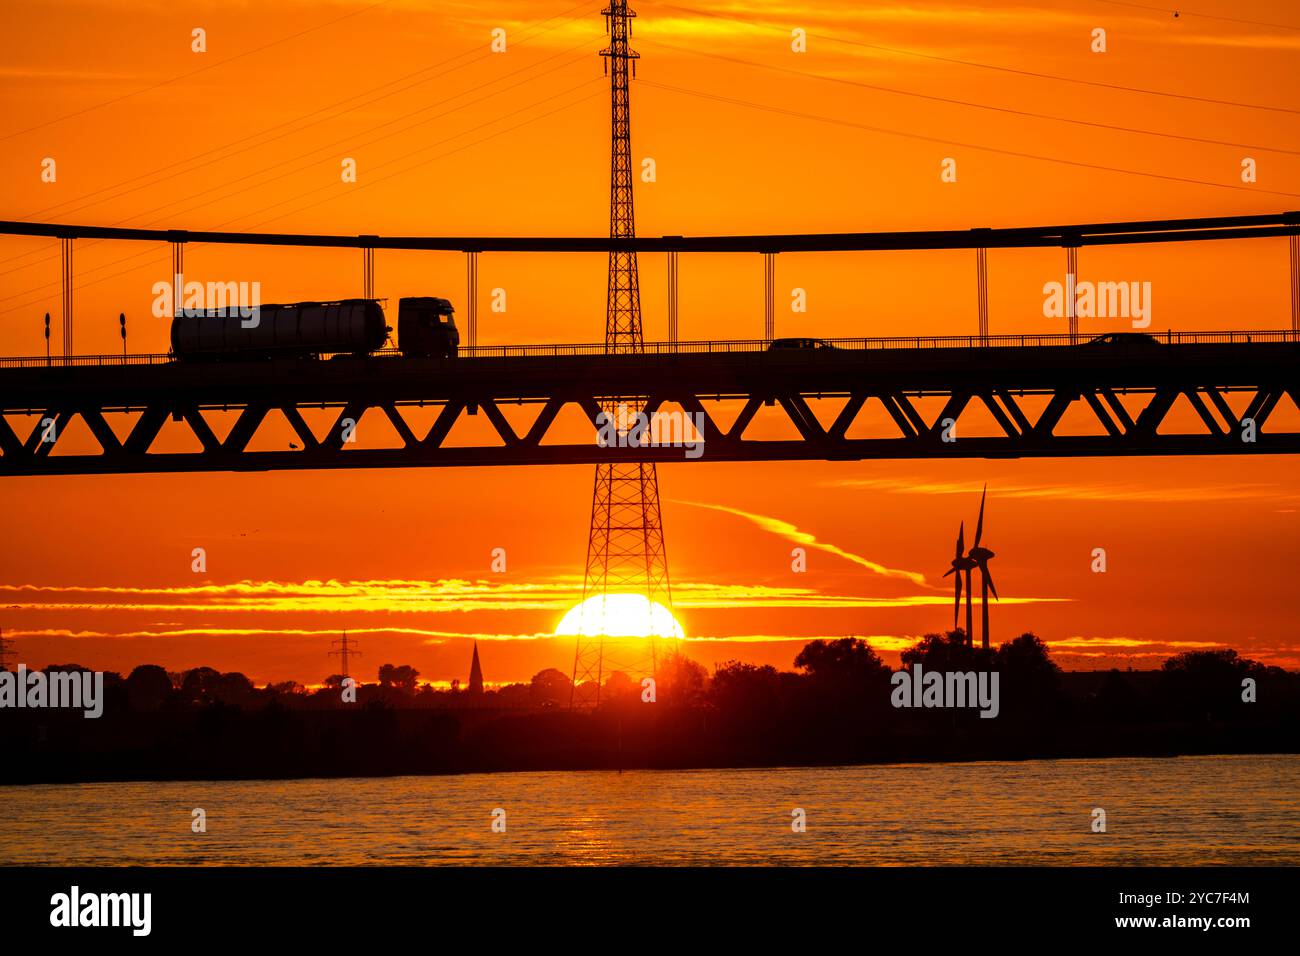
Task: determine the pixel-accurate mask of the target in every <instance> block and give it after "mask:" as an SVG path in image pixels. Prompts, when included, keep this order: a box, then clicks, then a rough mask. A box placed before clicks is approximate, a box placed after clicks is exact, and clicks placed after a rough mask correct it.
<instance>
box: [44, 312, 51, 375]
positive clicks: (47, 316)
mask: <svg viewBox="0 0 1300 956" xmlns="http://www.w3.org/2000/svg"><path fill="white" fill-rule="evenodd" d="M45 364H46V365H49V364H50V313H48V312H46V313H45Z"/></svg>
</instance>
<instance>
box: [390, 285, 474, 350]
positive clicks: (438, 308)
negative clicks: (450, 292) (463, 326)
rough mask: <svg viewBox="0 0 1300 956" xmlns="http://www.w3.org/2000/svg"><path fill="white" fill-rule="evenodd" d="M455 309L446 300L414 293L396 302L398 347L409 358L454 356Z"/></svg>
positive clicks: (456, 334)
mask: <svg viewBox="0 0 1300 956" xmlns="http://www.w3.org/2000/svg"><path fill="white" fill-rule="evenodd" d="M455 311H456V310H455V309H454V308H452V305H451V303H450V302H449V301H448V300H446V299H438V298H434V297H433V296H412V297H409V298H405V299H401V300H399V302H398V305H397V346H398V348H399V349H401V351H402V354H403V355H404V356H406V357H407V358H455V357H456V350H457V349H458V348H459V346H460V331H459V330H458V329H457V328H456V317H455V314H454V313H455Z"/></svg>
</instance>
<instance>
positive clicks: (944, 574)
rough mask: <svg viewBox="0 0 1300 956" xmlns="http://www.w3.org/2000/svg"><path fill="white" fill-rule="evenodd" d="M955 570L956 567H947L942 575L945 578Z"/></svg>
mask: <svg viewBox="0 0 1300 956" xmlns="http://www.w3.org/2000/svg"><path fill="white" fill-rule="evenodd" d="M956 572H957V569H956V568H949V569H948V570H947V571H945V572H943V576H944V577H945V578H946V577H947V576H948V575H950V574H955V573H956Z"/></svg>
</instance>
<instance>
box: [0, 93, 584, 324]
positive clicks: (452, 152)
mask: <svg viewBox="0 0 1300 956" xmlns="http://www.w3.org/2000/svg"><path fill="white" fill-rule="evenodd" d="M591 82H594V80H591V81H586V83H583V84H579V87H581V86H585V85H588V84H589V83H591ZM579 87H574V89H577V88H579ZM564 92H565V93H568V92H571V90H566V91H564ZM603 93H604V91H603V90H596V91H595V92H594V93H591V94H589V95H588V96H584V97H580V98H579V99H577V100H574V101H573V102H572V103H566V104H564V105H562V106H559V107H557V108H555V109H553V110H548V111H547V112H545V113H541V114H538V115H537V116H532V117H529V118H528V119H526V120H524V121H522V122H520V123H516V124H515V125H513V126H509V127H506V128H505V129H501V130H497V131H496V132H493V133H489V134H488V135H487V136H483V137H481V138H479V139H477V140H474V141H472V142H469V143H465V144H464V145H462V146H457V147H456V148H454V149H450V150H448V151H447V152H445V153H441V154H439V155H437V156H433V157H430V158H429V159H427V160H422V161H421V162H419V163H416V164H415V165H413V166H409V167H406V168H404V169H400V170H397V171H395V172H393V173H389V174H388V175H387V176H381V177H379V178H377V179H371V180H368V181H367V182H365V183H363V184H359V185H358V186H356V188H355V189H352V190H350V191H349V192H348V193H346V194H339V195H336V196H330V197H327V198H325V199H322V200H320V201H318V202H314V203H309V204H308V205H306V206H303V207H301V208H299V209H293V210H290V211H289V212H287V213H284V214H282V215H279V216H274V217H272V218H270V219H266V220H263V221H262V222H259V223H256V224H254V226H253V228H257V227H258V226H262V225H265V224H266V223H268V222H276V221H278V220H280V219H284V218H286V217H288V216H292V215H295V214H297V213H300V212H306V211H308V210H310V209H315V208H317V207H318V206H322V205H324V204H325V203H329V202H335V201H337V200H339V199H345V198H347V197H348V196H351V195H353V194H355V193H356V192H359V191H361V190H363V189H367V188H369V187H370V186H374V185H378V184H379V183H380V182H384V181H386V180H389V179H392V178H394V177H397V176H401V175H404V174H406V173H408V172H411V171H412V170H415V169H419V168H420V167H422V166H427V165H428V164H429V163H432V162H436V161H437V160H439V159H445V158H446V157H448V156H452V155H455V154H456V153H459V152H462V151H464V150H466V149H470V148H471V147H473V146H478V145H480V144H482V143H485V142H488V141H489V140H492V139H495V138H496V137H498V136H502V135H504V134H506V133H510V132H514V131H515V130H517V129H521V128H522V127H524V126H528V125H530V124H532V123H535V122H537V121H538V120H541V119H545V118H546V117H548V116H552V115H554V114H556V113H559V112H562V111H563V110H567V109H571V108H573V107H575V106H578V105H580V104H582V103H585V102H587V101H588V100H590V99H593V98H594V97H597V96H601V95H603ZM557 95H564V94H557ZM554 98H555V97H548V98H546V99H544V100H541V101H539V102H538V103H534V104H531V106H536V105H540V103H543V102H547V100H550V99H554ZM531 106H530V107H524V109H528V108H531ZM515 112H521V110H516V111H515ZM506 115H510V114H506ZM499 119H500V117H498V120H499ZM496 121H497V120H492V121H489V123H485V124H481V125H490V123H491V122H496ZM462 135H464V133H460V134H457V136H455V137H450V139H455V138H458V137H459V136H462ZM428 148H431V147H425V148H424V149H421V150H416V151H415V152H412V153H408V154H406V156H402V157H397V158H396V159H394V160H392V161H390V162H396V161H397V160H398V159H404V158H407V157H409V156H413V155H416V154H417V153H419V152H424V151H426V150H427V149H428ZM321 188H322V189H323V188H333V187H332V186H330V187H321ZM320 191H321V189H315V190H310V191H309V192H307V193H302V194H300V195H298V196H295V197H292V198H290V199H288V200H285V201H284V202H280V203H276V204H274V205H273V206H268V207H263V208H262V209H260V210H257V212H253V213H248V214H246V215H243V216H237V217H235V218H234V219H230V220H227V221H226V222H225V223H221V225H227V224H229V223H231V222H237V221H239V220H240V219H248V218H251V217H252V216H255V215H257V214H258V213H260V212H265V211H267V209H274V208H275V207H276V206H280V205H284V203H285V202H292V201H293V200H294V199H301V198H303V197H305V196H308V195H311V194H312V193H314V192H320ZM190 245H191V247H195V246H198V245H199V243H198V242H194V243H190ZM151 251H152V250H145V251H142V252H138V253H135V254H134V255H130V256H125V257H123V258H121V259H117V260H114V261H113V262H109V263H105V264H104V265H101V266H96V267H95V268H94V269H90V270H86V271H87V272H94V271H97V270H98V269H105V268H108V267H110V266H113V265H120V264H122V263H124V262H130V261H131V260H132V259H138V258H140V257H141V256H146V255H149V254H150V253H151ZM155 258H156V257H155ZM157 261H161V260H157ZM152 265H154V262H152V261H151V262H146V263H141V264H140V265H138V266H132V267H131V268H129V269H122V270H120V271H118V272H114V273H112V274H110V275H107V276H101V277H99V278H98V279H92V280H91V281H89V282H85V283H81V284H79V285H77V286H76V288H77V289H85V288H87V287H89V286H92V285H98V284H100V283H101V282H107V281H109V280H110V279H115V278H118V277H119V276H123V275H127V274H129V273H132V272H138V271H139V270H140V269H143V268H146V267H148V266H152ZM53 285H54V283H47V284H46V285H43V286H36V287H34V288H31V289H27V290H24V291H23V292H18V293H14V294H13V295H10V296H6V297H5V299H13V298H17V297H19V296H23V295H29V294H31V293H33V292H38V291H43V290H45V289H48V288H50V287H51V286H53ZM45 298H46V296H44V295H42V296H39V297H37V298H35V299H31V300H29V301H27V302H24V303H21V304H20V305H14V306H10V307H8V308H6V309H0V315H8V314H9V313H10V312H18V311H21V310H23V309H26V308H28V307H30V306H32V305H35V304H37V303H39V302H42V301H44V300H45ZM0 301H4V300H3V299H0Z"/></svg>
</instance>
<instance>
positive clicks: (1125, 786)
mask: <svg viewBox="0 0 1300 956" xmlns="http://www.w3.org/2000/svg"><path fill="white" fill-rule="evenodd" d="M196 808H201V809H202V810H204V811H205V815H206V824H207V832H206V833H194V832H192V827H191V822H192V820H193V811H194V810H195V809H196ZM796 808H797V809H801V810H803V811H804V816H805V819H806V824H807V828H806V831H805V832H802V833H796V832H794V831H793V830H792V827H791V823H792V820H793V817H792V812H793V811H794V810H795V809H796ZM1094 808H1101V809H1103V810H1104V811H1105V813H1106V832H1104V833H1096V832H1093V829H1092V821H1093V811H1094ZM498 809H499V810H502V811H504V824H505V832H494V830H493V820H494V817H493V811H494V810H498ZM499 817H500V815H498V819H499ZM468 863H482V864H507V865H509V864H649V865H696V864H704V865H713V864H726V865H733V864H749V865H767V864H780V865H806V864H860V865H960V864H973V865H979V864H1009V865H1019V864H1043V865H1084V864H1090V865H1115V864H1134V865H1182V864H1210V865H1214V864H1243V865H1282V864H1286V865H1292V866H1294V865H1297V864H1300V756H1292V755H1285V756H1217V757H1179V758H1163V759H1108V760H1030V761H1024V762H1013V763H957V764H894V765H886V766H862V767H830V768H779V769H761V770H682V771H662V770H659V771H625V772H623V773H615V772H604V771H601V772H581V773H503V774H467V775H463V776H447V777H388V778H377V779H376V778H370V779H356V778H349V779H335V780H320V779H312V780H292V781H241V782H181V783H96V784H66V785H65V784H61V785H53V786H31V787H0V864H11V865H12V864H24V865H26V864H65V865H95V864H196V865H229V864H244V865H338V864H352V865H365V864H413V865H428V864H468Z"/></svg>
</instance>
